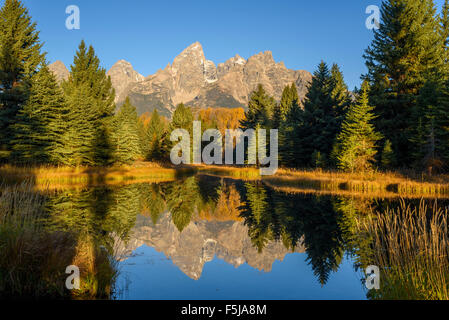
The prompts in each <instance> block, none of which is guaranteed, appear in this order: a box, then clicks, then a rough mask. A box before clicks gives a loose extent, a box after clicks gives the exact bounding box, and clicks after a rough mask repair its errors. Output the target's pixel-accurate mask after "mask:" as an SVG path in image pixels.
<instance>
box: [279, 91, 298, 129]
mask: <svg viewBox="0 0 449 320" xmlns="http://www.w3.org/2000/svg"><path fill="white" fill-rule="evenodd" d="M294 102H298V104H299V97H298V90H297V88H296V85H295V83H292V85H291V86H286V87H285V88H284V91H283V92H282V97H281V101H280V102H279V104H276V105H275V107H274V112H273V127H274V128H275V129H278V128H280V127H281V125H282V124H283V123H284V122H285V121H286V119H287V115H288V113H289V112H290V109H291V107H292V105H293V103H294Z"/></svg>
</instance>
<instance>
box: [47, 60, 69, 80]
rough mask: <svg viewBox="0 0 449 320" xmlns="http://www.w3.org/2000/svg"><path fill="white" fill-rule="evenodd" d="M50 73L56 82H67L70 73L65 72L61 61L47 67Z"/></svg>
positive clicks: (65, 69)
mask: <svg viewBox="0 0 449 320" xmlns="http://www.w3.org/2000/svg"><path fill="white" fill-rule="evenodd" d="M48 68H49V69H50V71H51V72H53V73H54V74H55V76H56V79H57V80H58V82H61V81H62V80H67V79H68V78H69V75H70V72H69V70H67V68H66V66H65V65H64V63H63V62H62V61H59V60H58V61H56V62H54V63H52V64H50V65H49V66H48Z"/></svg>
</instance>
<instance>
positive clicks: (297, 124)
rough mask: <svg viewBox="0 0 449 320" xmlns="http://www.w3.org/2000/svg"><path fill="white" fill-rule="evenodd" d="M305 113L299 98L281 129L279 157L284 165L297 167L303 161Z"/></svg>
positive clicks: (293, 104)
mask: <svg viewBox="0 0 449 320" xmlns="http://www.w3.org/2000/svg"><path fill="white" fill-rule="evenodd" d="M303 113H304V111H303V110H302V108H301V106H300V105H299V99H295V100H294V101H293V103H292V105H291V107H290V109H289V111H288V114H287V116H286V119H285V121H284V122H282V123H281V128H280V129H279V159H280V162H281V164H282V165H283V166H287V167H297V166H300V165H301V163H300V162H299V159H301V154H302V150H301V148H302V146H303V145H302V140H301V139H302V136H301V135H302V130H301V129H302V121H303Z"/></svg>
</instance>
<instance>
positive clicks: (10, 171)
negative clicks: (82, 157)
mask: <svg viewBox="0 0 449 320" xmlns="http://www.w3.org/2000/svg"><path fill="white" fill-rule="evenodd" d="M193 172H194V171H193V169H192V168H188V167H182V168H173V167H164V166H162V165H160V164H157V163H149V162H139V163H136V164H134V165H132V166H120V167H107V168H89V167H65V166H61V167H53V166H41V167H16V166H11V165H4V166H2V167H0V177H1V179H2V180H3V182H5V183H18V182H21V181H31V182H32V183H34V184H35V185H36V186H40V187H42V186H45V187H46V188H47V187H50V188H54V187H55V186H56V188H64V187H65V186H70V187H85V186H96V185H102V184H123V183H129V182H162V181H171V180H174V179H176V178H177V177H178V176H180V175H185V174H189V173H193Z"/></svg>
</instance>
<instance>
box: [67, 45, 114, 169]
mask: <svg viewBox="0 0 449 320" xmlns="http://www.w3.org/2000/svg"><path fill="white" fill-rule="evenodd" d="M63 88H64V92H65V94H66V96H67V100H68V102H69V106H70V108H71V114H70V115H71V117H70V118H71V123H70V125H73V126H75V127H73V128H71V132H72V134H74V133H75V132H77V131H78V132H81V130H87V131H86V132H83V135H84V136H85V138H86V139H87V140H79V139H78V140H77V141H78V142H79V143H78V144H76V143H75V141H73V142H72V149H73V150H74V152H75V153H78V154H79V152H82V153H83V155H82V156H81V157H78V159H77V161H79V160H81V161H82V162H81V163H78V164H87V165H108V164H111V162H112V161H113V159H112V155H113V153H114V146H113V145H112V143H111V135H112V130H113V119H114V117H113V116H114V109H115V104H114V98H115V93H114V89H113V88H112V83H111V79H110V77H107V76H106V71H105V69H103V68H101V67H100V60H99V59H98V57H97V56H96V54H95V51H94V49H93V47H92V46H90V47H89V48H88V49H87V48H86V44H85V42H84V41H81V44H80V46H79V47H78V51H77V52H76V55H75V58H74V61H73V65H72V66H71V73H70V77H69V79H68V81H67V82H64V83H63ZM80 95H82V96H81V97H83V99H85V101H78V100H79V99H80ZM79 104H81V106H80V105H79ZM83 117H84V118H85V119H82V118H83ZM87 122H88V123H87ZM76 126H79V127H76ZM89 148H90V150H89ZM72 160H73V159H68V161H67V162H70V163H72V162H73V161H72ZM77 161H75V162H77Z"/></svg>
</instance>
